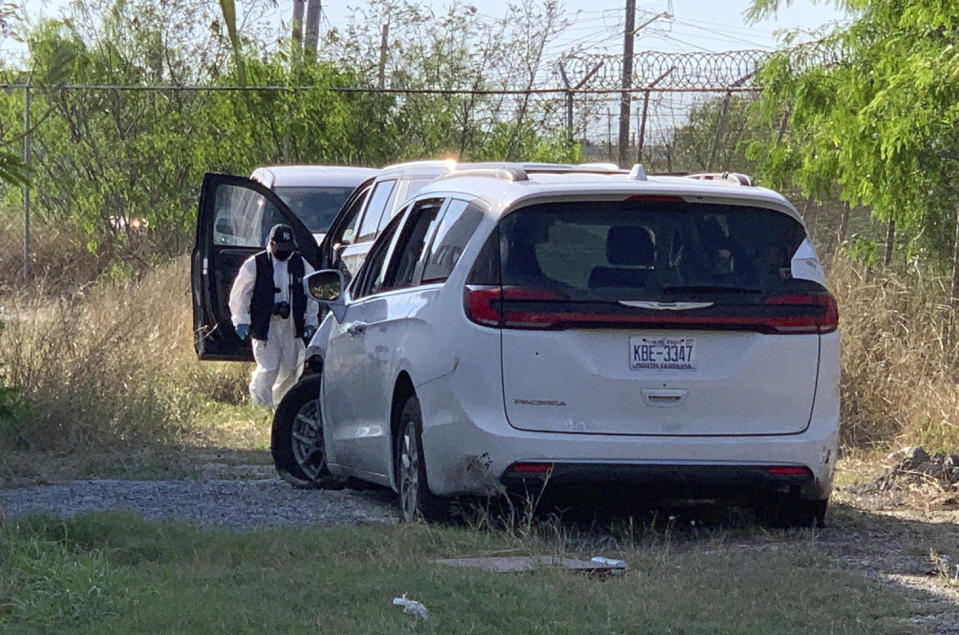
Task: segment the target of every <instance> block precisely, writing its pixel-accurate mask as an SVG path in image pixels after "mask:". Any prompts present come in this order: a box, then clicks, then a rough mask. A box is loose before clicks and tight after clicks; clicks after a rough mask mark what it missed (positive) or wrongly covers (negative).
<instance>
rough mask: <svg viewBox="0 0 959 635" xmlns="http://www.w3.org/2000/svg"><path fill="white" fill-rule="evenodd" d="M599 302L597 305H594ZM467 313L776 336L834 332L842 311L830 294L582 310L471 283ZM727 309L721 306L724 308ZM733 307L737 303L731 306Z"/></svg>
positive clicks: (488, 320) (541, 294) (487, 318)
mask: <svg viewBox="0 0 959 635" xmlns="http://www.w3.org/2000/svg"><path fill="white" fill-rule="evenodd" d="M594 306H595V305H594ZM464 308H465V310H466V317H468V318H469V319H470V320H471V321H473V322H475V323H476V324H481V325H483V326H492V327H498V328H511V329H539V330H560V329H566V328H587V327H594V328H603V327H605V328H616V327H620V328H629V327H631V326H637V325H641V326H644V327H646V328H656V329H696V330H707V329H715V330H743V331H758V332H760V333H771V334H776V335H790V334H810V333H831V332H833V331H835V330H836V328H838V326H839V309H838V307H837V306H836V300H835V298H833V297H832V295H830V294H829V293H797V294H789V295H776V296H772V297H770V298H769V299H767V300H766V302H765V304H764V305H758V306H756V307H755V308H754V309H753V310H752V313H753V314H751V315H736V314H717V312H716V310H714V309H710V310H706V311H699V312H696V313H694V312H688V313H687V312H684V313H677V312H671V311H670V312H663V311H655V310H635V311H634V312H628V313H625V312H623V310H622V309H621V308H619V307H615V308H616V309H617V310H616V311H615V312H606V313H603V312H597V311H589V310H583V309H581V308H579V307H577V306H576V305H575V304H573V303H570V302H568V301H564V298H563V297H562V296H561V295H559V294H557V293H554V292H552V291H545V290H541V289H526V288H520V287H499V286H477V285H468V286H467V287H466V291H465V297H464ZM722 308H723V307H718V309H719V310H722ZM733 308H735V307H733Z"/></svg>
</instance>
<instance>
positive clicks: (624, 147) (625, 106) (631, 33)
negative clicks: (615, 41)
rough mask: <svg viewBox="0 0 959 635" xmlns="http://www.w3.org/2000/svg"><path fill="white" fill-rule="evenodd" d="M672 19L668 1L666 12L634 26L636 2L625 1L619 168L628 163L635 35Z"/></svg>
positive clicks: (670, 2) (670, 4)
mask: <svg viewBox="0 0 959 635" xmlns="http://www.w3.org/2000/svg"><path fill="white" fill-rule="evenodd" d="M672 17H673V2H672V0H669V4H668V6H667V9H666V11H663V12H662V13H657V14H656V15H654V16H653V17H651V18H650V19H648V20H646V21H645V22H643V23H642V24H640V25H639V26H635V25H636V0H626V32H625V34H624V37H623V84H622V87H623V92H622V94H621V95H620V102H619V165H620V166H621V167H626V164H627V162H628V161H629V147H628V146H629V101H630V93H629V90H630V88H632V87H633V44H634V43H635V40H636V34H637V33H639V32H640V31H642V30H643V29H645V28H646V27H648V26H649V25H650V24H652V23H653V22H655V21H656V20H658V19H660V18H666V19H667V20H668V19H670V18H672ZM671 71H672V69H669V71H667V72H666V73H664V74H663V76H661V77H659V78H658V79H656V82H658V81H659V80H660V79H662V78H663V77H664V76H665V75H667V74H669V72H671ZM654 85H655V82H654Z"/></svg>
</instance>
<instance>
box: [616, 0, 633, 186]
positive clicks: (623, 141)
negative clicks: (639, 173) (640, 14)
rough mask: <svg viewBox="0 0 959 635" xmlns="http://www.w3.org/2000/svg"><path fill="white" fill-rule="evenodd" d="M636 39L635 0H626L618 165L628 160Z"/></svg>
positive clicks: (622, 165) (624, 165)
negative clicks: (630, 103)
mask: <svg viewBox="0 0 959 635" xmlns="http://www.w3.org/2000/svg"><path fill="white" fill-rule="evenodd" d="M635 39H636V0H626V30H625V32H624V34H623V81H622V87H623V92H622V94H620V97H619V165H620V167H626V162H627V161H628V160H629V98H630V95H629V90H630V88H632V86H633V42H634V41H635Z"/></svg>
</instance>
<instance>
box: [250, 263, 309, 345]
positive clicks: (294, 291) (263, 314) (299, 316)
mask: <svg viewBox="0 0 959 635" xmlns="http://www.w3.org/2000/svg"><path fill="white" fill-rule="evenodd" d="M254 258H255V260H254V262H255V263H256V281H255V282H254V283H253V299H252V300H250V333H251V335H252V336H253V339H257V340H263V341H266V339H267V334H268V333H269V332H270V318H271V317H272V315H273V299H274V298H275V297H276V296H275V295H274V294H275V293H276V292H275V291H274V287H273V261H272V260H271V259H270V254H269V253H268V252H266V251H261V252H260V253H258V254H257V255H256V256H254ZM286 267H287V270H288V271H289V273H290V276H291V278H292V280H291V281H290V318H291V319H292V320H293V326H294V327H295V328H296V336H297V337H303V327H304V324H305V323H306V292H305V291H304V290H303V272H304V267H303V257H302V256H300V254H297V253H294V254H292V255H291V256H290V259H289V260H287V261H286Z"/></svg>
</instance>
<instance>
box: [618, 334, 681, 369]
mask: <svg viewBox="0 0 959 635" xmlns="http://www.w3.org/2000/svg"><path fill="white" fill-rule="evenodd" d="M629 367H630V369H632V370H650V369H651V370H696V357H695V347H694V345H693V338H691V337H678V338H676V337H640V336H635V337H630V338H629Z"/></svg>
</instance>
